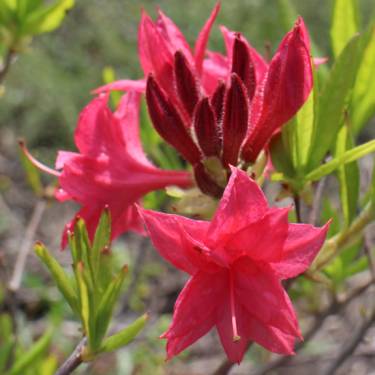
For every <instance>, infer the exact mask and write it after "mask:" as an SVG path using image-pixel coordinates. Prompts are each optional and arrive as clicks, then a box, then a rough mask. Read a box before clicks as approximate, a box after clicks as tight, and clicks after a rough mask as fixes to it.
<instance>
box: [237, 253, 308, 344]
mask: <svg viewBox="0 0 375 375" xmlns="http://www.w3.org/2000/svg"><path fill="white" fill-rule="evenodd" d="M233 269H234V271H233V273H234V277H235V279H234V280H235V281H234V288H235V298H236V300H238V303H241V304H242V305H243V307H244V308H245V310H246V311H247V313H248V314H250V315H251V316H253V317H254V318H256V319H257V320H258V321H260V322H261V323H263V324H264V325H267V326H272V327H275V328H277V329H279V330H280V331H282V332H284V333H285V334H288V335H293V336H296V337H300V335H301V334H300V330H299V327H298V321H297V317H296V314H295V312H294V309H293V306H292V304H291V302H290V299H289V297H288V295H287V294H286V292H285V291H284V289H283V288H282V286H281V284H280V281H279V280H278V279H277V278H276V277H275V276H274V275H272V273H271V272H272V270H271V269H269V268H268V267H264V268H263V267H261V265H259V266H256V265H255V264H254V262H252V261H251V260H249V259H246V258H242V259H240V260H238V261H237V262H236V263H235V265H234V268H233Z"/></svg>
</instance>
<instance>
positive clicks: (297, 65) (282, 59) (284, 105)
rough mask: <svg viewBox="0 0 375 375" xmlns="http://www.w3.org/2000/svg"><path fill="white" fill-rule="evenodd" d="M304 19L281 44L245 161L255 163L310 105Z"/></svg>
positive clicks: (258, 101)
mask: <svg viewBox="0 0 375 375" xmlns="http://www.w3.org/2000/svg"><path fill="white" fill-rule="evenodd" d="M305 34H306V29H305V26H304V23H303V20H302V18H299V19H298V21H297V22H296V25H295V26H294V28H293V30H292V31H290V32H289V33H288V34H287V35H286V36H285V37H284V39H283V40H282V42H281V43H280V46H279V48H278V50H277V52H276V54H275V56H274V57H273V58H272V61H271V63H270V65H269V69H268V73H267V76H266V78H265V79H264V81H263V82H262V83H261V84H260V85H259V86H258V88H257V90H256V93H255V96H254V100H253V103H252V108H251V114H252V116H251V117H250V123H251V128H250V133H249V136H248V138H247V140H246V142H245V144H244V145H243V149H242V157H243V159H244V160H245V161H251V162H253V161H255V159H256V157H257V156H258V154H259V152H260V151H261V150H262V149H263V148H264V147H265V146H266V144H267V142H268V141H269V139H270V138H271V136H272V134H273V133H274V132H275V131H276V130H277V129H278V128H280V126H282V125H283V124H284V123H286V122H287V121H288V120H289V119H290V118H291V117H292V116H294V115H295V114H296V112H297V111H298V110H299V109H300V107H301V106H302V105H303V103H304V102H305V101H306V99H307V97H308V95H309V93H310V91H311V89H312V86H313V75H312V70H311V56H310V50H309V49H308V46H307V45H306V42H305V40H306V35H305Z"/></svg>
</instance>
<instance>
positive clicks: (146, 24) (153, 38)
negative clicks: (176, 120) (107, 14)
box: [138, 11, 175, 100]
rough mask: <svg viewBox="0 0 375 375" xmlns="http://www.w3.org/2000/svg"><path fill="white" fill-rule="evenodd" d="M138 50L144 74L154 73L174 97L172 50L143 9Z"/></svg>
mask: <svg viewBox="0 0 375 375" xmlns="http://www.w3.org/2000/svg"><path fill="white" fill-rule="evenodd" d="M138 50H139V58H140V60H141V65H142V68H143V72H144V75H145V76H147V75H149V74H150V73H152V74H154V76H155V78H156V79H157V81H158V83H159V84H160V85H161V86H162V87H163V89H164V90H165V91H166V92H167V93H168V95H170V96H171V98H173V99H174V95H175V91H174V86H173V52H172V51H171V50H170V47H169V45H168V41H167V40H166V39H165V37H164V36H163V35H161V34H160V31H159V30H158V28H157V27H156V25H155V24H154V22H153V21H152V19H151V18H150V16H149V15H148V14H147V13H146V12H144V11H143V12H142V17H141V22H140V25H139V34H138ZM173 99H172V100H173Z"/></svg>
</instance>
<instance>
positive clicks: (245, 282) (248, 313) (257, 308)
mask: <svg viewBox="0 0 375 375" xmlns="http://www.w3.org/2000/svg"><path fill="white" fill-rule="evenodd" d="M140 212H141V214H142V216H143V218H144V222H145V225H146V227H147V229H148V232H149V234H150V237H151V240H152V242H153V244H154V246H155V248H156V249H157V250H158V252H159V253H160V255H161V256H162V257H164V258H165V259H166V260H167V261H168V262H170V263H171V264H172V265H174V266H175V267H177V268H179V269H180V270H182V271H184V272H186V273H188V274H189V275H190V279H189V281H188V282H187V284H186V285H185V287H184V289H183V290H182V292H181V293H180V295H179V297H178V299H177V301H176V304H175V307H174V314H173V321H172V324H171V325H170V327H169V328H168V330H167V331H166V332H165V333H164V334H163V335H162V337H163V338H166V339H167V355H168V358H172V357H173V356H175V355H177V354H178V353H180V352H181V351H183V350H184V349H185V348H187V347H188V346H190V345H191V344H193V343H194V342H195V341H197V340H198V339H199V338H200V337H202V336H203V335H205V334H206V333H207V332H209V331H210V330H211V329H212V328H214V327H215V328H216V329H217V331H218V333H219V336H220V340H221V343H222V345H223V347H224V350H225V352H226V354H227V356H228V358H229V360H230V361H232V362H238V363H239V362H240V361H241V360H242V358H243V355H244V353H245V351H246V349H247V347H248V345H249V343H250V342H252V341H254V342H257V343H259V344H260V345H262V346H264V347H265V348H266V349H268V350H270V351H272V352H275V353H279V354H293V346H294V342H295V339H296V338H299V339H301V338H302V336H301V332H300V329H299V327H298V321H297V317H296V313H295V311H294V309H293V306H292V303H291V301H290V299H289V297H288V295H287V293H286V292H285V290H284V289H283V286H282V284H281V281H282V280H285V279H289V278H293V277H296V276H297V275H299V274H301V273H302V272H304V271H305V270H306V269H307V268H308V267H309V265H310V264H311V262H312V261H313V259H314V258H315V256H316V254H317V252H318V251H319V249H320V248H321V246H322V244H323V242H324V240H325V237H326V234H327V229H328V224H326V225H325V226H324V227H322V228H316V227H313V226H312V225H307V224H289V223H288V208H275V207H268V205H267V201H266V198H265V196H264V194H263V193H262V191H261V189H260V188H259V187H258V185H257V184H256V183H255V182H254V181H253V180H251V179H250V178H249V177H248V175H247V174H246V173H245V172H243V171H241V170H240V169H237V168H233V167H232V174H231V177H230V180H229V183H228V185H227V187H226V189H225V192H224V195H223V197H222V199H221V201H220V203H219V207H218V209H217V212H216V214H215V215H214V217H213V219H212V221H211V222H209V221H199V220H192V219H188V218H185V217H182V216H178V215H172V214H164V213H159V212H154V211H148V210H141V209H140Z"/></svg>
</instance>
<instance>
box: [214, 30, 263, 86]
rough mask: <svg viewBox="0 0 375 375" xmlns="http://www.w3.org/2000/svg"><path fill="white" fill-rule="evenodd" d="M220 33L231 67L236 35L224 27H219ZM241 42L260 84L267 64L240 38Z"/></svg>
mask: <svg viewBox="0 0 375 375" xmlns="http://www.w3.org/2000/svg"><path fill="white" fill-rule="evenodd" d="M220 31H221V33H222V34H223V38H224V42H225V48H226V51H227V56H228V58H229V62H228V63H229V66H231V65H232V51H233V43H234V39H235V35H236V33H235V32H234V31H231V30H229V29H227V28H226V27H225V26H220ZM242 39H243V41H244V42H245V44H246V45H247V48H248V50H249V52H250V56H251V60H252V62H253V64H254V68H255V76H256V81H257V84H258V83H259V82H261V81H262V80H263V78H264V76H265V74H266V73H267V70H268V64H267V63H266V61H265V60H264V59H263V57H262V56H261V55H260V54H259V53H258V52H257V50H256V49H255V48H254V47H252V46H251V44H250V43H249V42H248V41H247V40H246V39H245V38H244V37H242Z"/></svg>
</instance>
